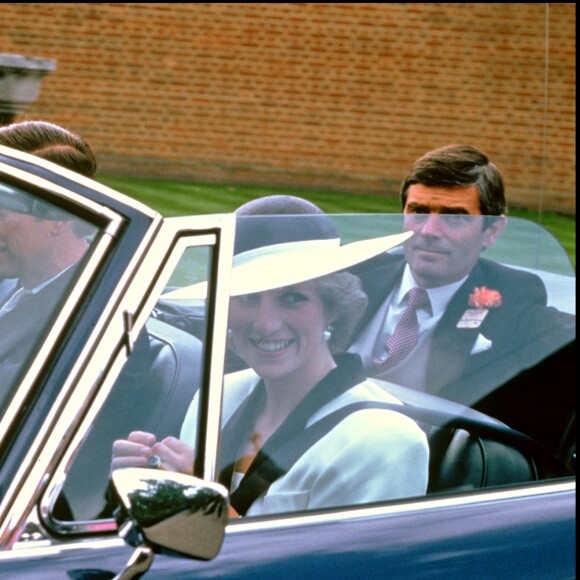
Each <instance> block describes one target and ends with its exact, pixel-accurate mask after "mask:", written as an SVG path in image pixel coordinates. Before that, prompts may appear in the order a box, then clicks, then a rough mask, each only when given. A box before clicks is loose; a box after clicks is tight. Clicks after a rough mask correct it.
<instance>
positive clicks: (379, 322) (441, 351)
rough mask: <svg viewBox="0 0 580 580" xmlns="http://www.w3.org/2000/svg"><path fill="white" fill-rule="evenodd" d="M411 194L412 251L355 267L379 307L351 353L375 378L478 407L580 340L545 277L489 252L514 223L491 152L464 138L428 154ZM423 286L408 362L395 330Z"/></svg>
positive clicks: (407, 188) (406, 202)
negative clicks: (554, 303) (551, 302)
mask: <svg viewBox="0 0 580 580" xmlns="http://www.w3.org/2000/svg"><path fill="white" fill-rule="evenodd" d="M401 201H402V206H403V213H404V229H405V230H412V231H413V232H415V235H414V236H413V237H412V238H410V239H409V240H407V241H406V242H405V244H404V254H399V255H393V254H390V255H389V254H384V255H382V256H380V257H378V258H377V259H374V260H372V261H370V262H369V263H367V264H365V265H364V266H362V267H359V268H357V270H356V271H355V273H357V274H358V275H359V276H360V277H361V279H362V281H363V286H364V289H365V291H366V292H367V294H368V296H369V307H368V309H367V313H366V316H365V318H364V319H363V321H362V322H361V324H360V326H359V328H358V329H357V331H355V334H354V341H353V343H352V345H351V347H350V348H349V350H350V351H352V352H358V353H359V354H360V355H361V356H362V358H363V361H364V364H365V369H366V371H367V373H368V374H369V375H370V376H374V377H377V378H381V379H385V380H388V381H392V382H395V383H399V384H403V385H406V386H409V387H412V388H416V389H419V390H423V391H426V392H429V393H432V394H436V395H440V396H443V397H445V398H449V399H452V400H456V401H458V402H461V403H465V404H468V405H475V403H477V402H478V401H481V400H482V399H483V398H484V397H485V396H487V395H488V394H489V393H490V392H491V391H492V390H493V389H494V388H496V387H498V386H499V385H501V384H502V383H504V382H505V381H507V380H508V379H510V378H512V377H514V376H515V375H516V374H518V373H519V372H520V371H521V370H523V369H525V368H528V367H530V366H532V365H533V364H535V363H537V362H538V361H540V360H541V359H542V358H543V357H545V356H546V354H549V352H552V351H555V350H556V349H557V348H559V347H561V346H563V345H564V344H566V342H568V341H570V340H572V339H573V338H574V337H575V317H573V316H571V315H567V314H565V313H562V312H559V311H557V310H556V309H554V308H550V307H547V305H546V304H547V293H546V289H545V287H544V284H543V282H542V281H541V280H540V278H539V277H537V276H535V275H533V274H530V273H527V272H524V271H519V270H516V269H513V268H509V267H506V266H502V265H500V264H498V263H497V262H494V261H491V260H488V259H485V258H482V257H481V253H482V252H483V251H484V250H486V249H487V248H489V247H490V246H492V245H493V244H494V243H495V241H496V240H497V239H498V238H499V236H500V235H501V233H502V231H503V229H504V228H505V225H506V202H505V195H504V184H503V179H502V176H501V173H500V171H499V170H498V168H497V167H496V166H495V165H494V164H493V163H491V162H490V161H489V159H488V158H487V157H486V156H485V155H484V154H483V153H481V152H480V151H478V150H476V149H474V148H472V147H468V146H464V145H451V146H447V147H443V148H440V149H437V150H434V151H431V152H429V153H427V154H426V155H424V156H422V157H421V158H419V159H418V160H417V161H415V163H414V164H413V166H412V168H411V170H410V172H409V173H408V175H407V177H406V178H405V179H404V181H403V184H402V187H401ZM413 288H417V289H423V290H425V291H426V296H427V299H423V301H422V302H421V303H420V304H419V306H417V307H416V309H415V310H414V312H415V314H416V321H417V322H416V326H417V327H418V332H417V333H416V334H415V336H414V337H413V338H412V339H409V338H408V337H407V338H404V339H403V340H402V342H405V341H407V343H409V342H411V345H410V347H409V349H408V351H407V352H406V353H402V354H401V357H400V358H401V360H398V359H396V357H395V356H394V355H393V353H394V352H395V351H396V348H397V346H396V345H395V344H394V343H396V342H401V341H400V340H395V339H394V338H393V339H391V337H393V335H395V334H396V331H395V328H396V325H397V322H398V320H399V318H400V316H401V314H402V313H403V312H404V311H405V310H406V308H407V305H408V303H409V301H410V295H408V291H409V290H411V289H413ZM413 292H417V293H421V296H425V294H424V293H423V292H422V290H418V291H415V290H414V291H413ZM415 314H413V311H412V310H411V313H410V314H409V316H410V317H414V316H415ZM390 358H391V359H392V360H391V361H390V360H389V359H390ZM394 360H397V362H393V361H394Z"/></svg>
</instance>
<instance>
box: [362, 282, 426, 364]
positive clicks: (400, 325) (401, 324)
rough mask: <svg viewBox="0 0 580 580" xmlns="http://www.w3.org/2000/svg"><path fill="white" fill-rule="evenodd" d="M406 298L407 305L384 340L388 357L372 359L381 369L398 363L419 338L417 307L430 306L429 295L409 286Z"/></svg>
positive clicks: (421, 289) (420, 289)
mask: <svg viewBox="0 0 580 580" xmlns="http://www.w3.org/2000/svg"><path fill="white" fill-rule="evenodd" d="M406 298H407V307H406V308H405V310H404V311H403V314H401V316H400V317H399V320H398V322H397V325H396V326H395V330H394V332H393V334H392V335H391V336H390V338H387V340H385V349H386V351H387V352H388V353H389V356H388V358H387V359H386V360H382V359H377V358H374V359H373V364H374V365H375V367H377V368H379V369H380V370H381V371H383V370H386V369H390V368H392V367H394V366H395V365H397V364H399V363H400V362H401V361H402V360H403V359H404V358H405V357H406V356H407V355H408V354H409V353H410V352H411V351H412V350H413V349H414V348H415V346H416V345H417V341H418V340H419V323H418V321H417V308H425V307H426V306H430V304H431V302H430V301H429V295H428V294H427V292H426V291H425V290H423V288H411V290H409V292H407V294H406Z"/></svg>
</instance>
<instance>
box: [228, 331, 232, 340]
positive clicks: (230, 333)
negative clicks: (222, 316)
mask: <svg viewBox="0 0 580 580" xmlns="http://www.w3.org/2000/svg"><path fill="white" fill-rule="evenodd" d="M231 338H232V329H231V328H228V340H231Z"/></svg>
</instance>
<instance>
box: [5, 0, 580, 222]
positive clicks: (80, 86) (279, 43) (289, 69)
mask: <svg viewBox="0 0 580 580" xmlns="http://www.w3.org/2000/svg"><path fill="white" fill-rule="evenodd" d="M0 19H1V22H2V26H1V27H0V52H6V53H15V54H22V55H25V56H39V57H44V58H54V59H56V60H57V61H58V62H57V70H56V71H55V72H53V73H51V74H50V75H48V76H47V77H45V79H44V81H43V84H42V88H41V93H40V97H39V99H38V101H37V102H36V103H35V104H34V105H32V106H31V107H30V108H29V109H27V110H26V111H25V112H24V113H22V114H20V115H19V116H18V117H17V120H22V119H25V118H43V119H47V120H50V121H53V122H56V123H59V124H62V125H64V126H66V127H68V128H70V129H72V130H74V131H77V132H79V133H81V134H82V135H83V136H84V137H85V138H86V139H87V140H88V141H89V142H90V143H91V145H92V146H93V147H94V149H95V150H96V152H97V155H98V157H99V160H100V172H101V173H111V174H137V175H147V176H161V177H178V178H185V179H191V180H196V181H217V182H230V183H254V184H262V185H268V184H269V185H285V186H290V185H293V186H304V187H321V188H325V189H341V190H347V191H349V190H352V191H355V192H356V191H382V192H385V193H386V194H395V192H396V190H397V186H398V183H399V182H400V180H401V178H402V177H403V175H404V174H405V172H406V170H407V169H408V167H409V165H410V163H411V162H412V161H413V160H414V159H415V158H417V157H418V156H419V155H421V154H422V153H424V152H425V151H427V150H429V149H432V148H434V147H438V146H441V145H444V144H447V143H451V142H456V143H457V142H464V143H469V144H472V145H474V146H476V147H478V148H480V149H482V150H483V151H485V152H486V153H488V154H489V155H490V157H492V159H493V160H494V161H495V162H496V163H497V164H498V165H499V167H500V168H501V169H502V170H503V172H504V175H505V177H506V181H507V185H508V194H509V198H510V201H511V203H512V205H528V206H531V207H536V206H537V203H538V200H539V199H540V197H542V198H543V204H544V206H543V207H544V208H546V209H556V210H558V211H563V212H567V213H575V187H576V185H575V159H576V152H575V147H576V138H575V119H576V117H575V113H576V110H575V98H576V94H575V93H576V79H575V59H576V49H575V45H576V33H575V29H576V7H575V4H564V3H556V4H537V3H534V4H499V3H494V4H491V3H484V4H475V3H471V4H436V3H424V4H420V3H415V4H413V3H411V4H243V3H242V4H197V3H196V4H175V3H173V4H141V3H124V4H103V3H91V4H89V3H81V4H78V3H71V4H36V3H3V4H0ZM547 33H549V35H548V40H547V39H546V34H547ZM546 64H547V65H548V68H547V71H548V72H547V74H546ZM546 79H547V80H548V83H547V85H546V82H545V81H546Z"/></svg>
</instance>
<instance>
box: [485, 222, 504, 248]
mask: <svg viewBox="0 0 580 580" xmlns="http://www.w3.org/2000/svg"><path fill="white" fill-rule="evenodd" d="M506 225H507V217H506V216H505V215H501V216H497V217H494V218H493V221H492V222H491V223H490V224H489V225H488V226H487V228H485V230H484V231H483V244H482V246H483V248H482V249H484V250H485V249H486V248H489V247H490V246H493V244H495V242H496V241H497V239H498V238H499V237H500V235H501V233H502V232H503V230H504V229H505V227H506Z"/></svg>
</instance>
